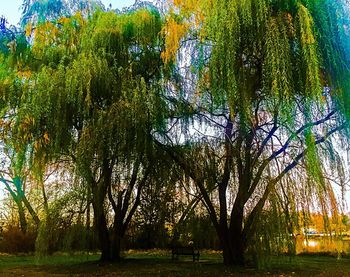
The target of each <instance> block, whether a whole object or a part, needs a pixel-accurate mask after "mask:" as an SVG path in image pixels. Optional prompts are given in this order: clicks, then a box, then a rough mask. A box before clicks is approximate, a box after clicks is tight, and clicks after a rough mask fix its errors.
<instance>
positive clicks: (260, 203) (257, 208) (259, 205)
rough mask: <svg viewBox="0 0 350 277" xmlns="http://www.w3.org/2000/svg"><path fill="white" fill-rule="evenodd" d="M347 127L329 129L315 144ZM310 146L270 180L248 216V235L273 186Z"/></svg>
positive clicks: (342, 125)
mask: <svg viewBox="0 0 350 277" xmlns="http://www.w3.org/2000/svg"><path fill="white" fill-rule="evenodd" d="M345 127H346V123H343V124H341V125H339V126H337V127H335V128H333V129H331V130H329V131H328V132H327V133H326V134H325V135H324V136H322V137H320V138H319V139H317V140H316V141H315V145H318V144H320V143H323V142H325V141H326V140H327V138H328V137H330V136H331V135H332V134H334V133H336V132H338V131H340V130H342V129H344V128H345ZM309 149H310V148H309V147H307V148H306V149H304V150H303V151H302V152H301V153H299V154H298V155H297V156H296V157H295V158H294V160H293V161H292V162H291V163H290V164H288V165H287V166H286V167H285V168H284V169H283V170H282V172H280V173H279V174H278V175H277V176H276V177H274V178H273V179H272V180H270V181H269V182H268V184H267V186H266V188H265V191H264V194H263V196H262V197H261V198H260V200H259V201H258V203H257V205H256V206H255V207H254V209H253V210H252V212H251V213H250V215H249V216H248V219H247V222H246V225H245V227H244V232H245V233H246V235H247V236H250V235H251V233H252V232H254V225H255V224H256V222H257V220H256V219H257V217H258V216H259V214H260V213H261V211H262V209H263V207H264V205H265V202H266V200H267V198H268V196H269V195H270V193H271V191H272V190H273V188H274V187H275V185H276V184H277V183H278V182H279V181H280V180H281V179H282V178H283V177H284V176H285V175H286V174H287V173H288V172H289V171H291V170H292V169H293V168H294V167H296V166H297V165H298V164H299V162H300V160H301V159H302V158H304V157H305V155H306V153H307V152H308V151H309Z"/></svg>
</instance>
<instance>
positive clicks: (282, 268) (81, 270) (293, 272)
mask: <svg viewBox="0 0 350 277" xmlns="http://www.w3.org/2000/svg"><path fill="white" fill-rule="evenodd" d="M98 258H99V257H98V255H87V254H76V255H67V254H62V253H61V254H56V255H53V256H51V257H45V258H41V259H38V258H36V257H34V256H9V255H0V276H33V277H34V276H39V277H40V276H281V277H282V276H283V277H284V276H350V259H349V258H342V259H337V258H335V257H325V256H298V257H294V258H289V257H271V258H269V259H268V260H267V262H266V263H265V265H264V266H263V267H262V268H260V269H256V268H230V267H225V266H223V265H222V257H221V254H220V253H218V252H213V251H202V252H201V258H200V261H199V262H192V259H191V257H181V258H180V259H179V260H178V261H172V260H171V254H170V253H169V252H167V251H163V250H152V251H128V252H126V253H125V259H124V260H123V262H121V263H116V264H100V263H99V262H98Z"/></svg>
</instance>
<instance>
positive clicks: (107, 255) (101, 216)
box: [93, 199, 113, 262]
mask: <svg viewBox="0 0 350 277" xmlns="http://www.w3.org/2000/svg"><path fill="white" fill-rule="evenodd" d="M96 200H97V199H94V201H93V208H94V223H95V224H94V225H95V230H96V234H97V236H98V239H99V242H100V248H101V258H100V260H101V261H103V262H108V261H112V260H113V258H112V253H111V241H110V236H109V232H108V227H107V222H106V218H105V213H104V210H103V205H101V204H99V203H98V201H96Z"/></svg>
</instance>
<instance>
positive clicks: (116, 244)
mask: <svg viewBox="0 0 350 277" xmlns="http://www.w3.org/2000/svg"><path fill="white" fill-rule="evenodd" d="M122 239H123V238H122V237H121V236H119V235H118V234H114V235H113V239H112V249H111V250H112V258H113V260H114V261H120V259H121V256H120V253H121V242H122Z"/></svg>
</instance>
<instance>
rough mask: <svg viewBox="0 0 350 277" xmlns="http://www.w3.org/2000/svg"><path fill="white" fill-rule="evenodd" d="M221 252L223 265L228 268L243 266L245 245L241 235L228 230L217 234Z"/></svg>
mask: <svg viewBox="0 0 350 277" xmlns="http://www.w3.org/2000/svg"><path fill="white" fill-rule="evenodd" d="M218 237H219V239H220V242H221V245H222V251H223V258H224V264H225V265H228V266H244V265H245V252H246V243H245V239H244V236H243V234H242V233H235V232H232V231H230V230H228V229H226V230H222V229H221V230H220V231H219V232H218Z"/></svg>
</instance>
